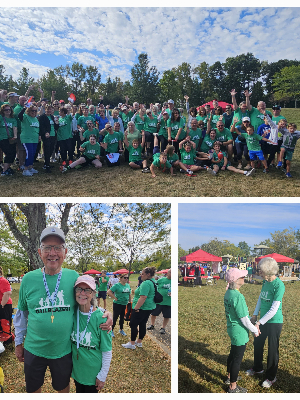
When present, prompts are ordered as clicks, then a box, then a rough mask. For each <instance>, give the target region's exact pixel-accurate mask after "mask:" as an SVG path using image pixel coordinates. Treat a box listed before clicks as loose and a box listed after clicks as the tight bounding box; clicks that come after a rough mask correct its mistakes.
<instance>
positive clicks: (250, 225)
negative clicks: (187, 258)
mask: <svg viewBox="0 0 300 400" xmlns="http://www.w3.org/2000/svg"><path fill="white" fill-rule="evenodd" d="M178 216H179V219H178V242H179V244H180V246H181V247H182V248H183V249H185V250H188V249H190V248H192V247H194V246H201V244H203V243H207V242H208V241H209V240H210V239H213V238H215V237H217V238H218V239H219V240H229V241H230V242H231V243H234V244H235V245H238V243H239V242H241V241H245V242H246V243H248V245H249V246H250V247H251V248H253V246H254V244H258V243H260V242H261V241H262V240H265V239H271V235H270V232H271V233H274V232H275V231H276V230H280V231H282V230H283V229H287V228H289V227H292V228H296V229H298V228H300V204H291V203H290V204H287V203H276V204H270V203H269V202H266V203H255V204H254V203H252V204H249V203H244V204H239V203H231V204H230V203H226V204H222V203H213V204H207V203H201V204H192V203H189V204H187V203H186V204H178Z"/></svg>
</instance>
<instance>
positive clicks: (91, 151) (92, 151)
mask: <svg viewBox="0 0 300 400" xmlns="http://www.w3.org/2000/svg"><path fill="white" fill-rule="evenodd" d="M87 153H88V154H95V153H96V151H95V150H93V149H91V150H88V151H87Z"/></svg>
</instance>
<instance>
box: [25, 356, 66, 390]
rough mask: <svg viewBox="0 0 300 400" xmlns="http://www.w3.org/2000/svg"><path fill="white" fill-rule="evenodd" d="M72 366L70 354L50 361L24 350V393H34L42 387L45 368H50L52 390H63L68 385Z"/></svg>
mask: <svg viewBox="0 0 300 400" xmlns="http://www.w3.org/2000/svg"><path fill="white" fill-rule="evenodd" d="M72 366H73V363H72V353H69V354H67V355H65V356H63V357H61V358H55V359H50V358H44V357H38V356H35V355H34V354H32V353H30V352H29V351H27V350H25V349H24V372H25V381H26V392H27V393H33V392H36V391H37V390H38V389H39V388H40V387H42V386H43V384H44V378H45V373H46V369H47V367H49V368H50V372H51V377H52V386H53V389H54V390H56V391H60V390H63V389H65V388H66V387H67V386H68V385H69V383H70V377H71V372H72Z"/></svg>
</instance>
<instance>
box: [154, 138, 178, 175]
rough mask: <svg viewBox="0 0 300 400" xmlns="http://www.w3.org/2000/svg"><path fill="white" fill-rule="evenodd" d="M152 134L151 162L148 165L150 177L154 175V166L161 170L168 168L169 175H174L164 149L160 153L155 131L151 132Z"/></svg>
mask: <svg viewBox="0 0 300 400" xmlns="http://www.w3.org/2000/svg"><path fill="white" fill-rule="evenodd" d="M153 136H154V148H153V162H152V164H151V166H150V171H151V174H152V175H151V176H152V178H155V177H156V175H155V173H154V167H157V168H158V169H161V170H162V172H165V171H166V168H169V169H170V172H171V175H176V174H174V173H173V167H172V165H171V163H169V161H168V156H167V154H166V153H167V152H166V150H165V152H163V153H160V151H159V145H158V138H157V133H153Z"/></svg>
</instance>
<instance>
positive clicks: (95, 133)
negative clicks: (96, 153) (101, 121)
mask: <svg viewBox="0 0 300 400" xmlns="http://www.w3.org/2000/svg"><path fill="white" fill-rule="evenodd" d="M90 135H95V136H96V140H97V142H98V140H99V131H98V129H97V128H94V129H92V130H91V131H89V130H87V131H85V132H83V135H82V136H83V139H85V140H89V138H90Z"/></svg>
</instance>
